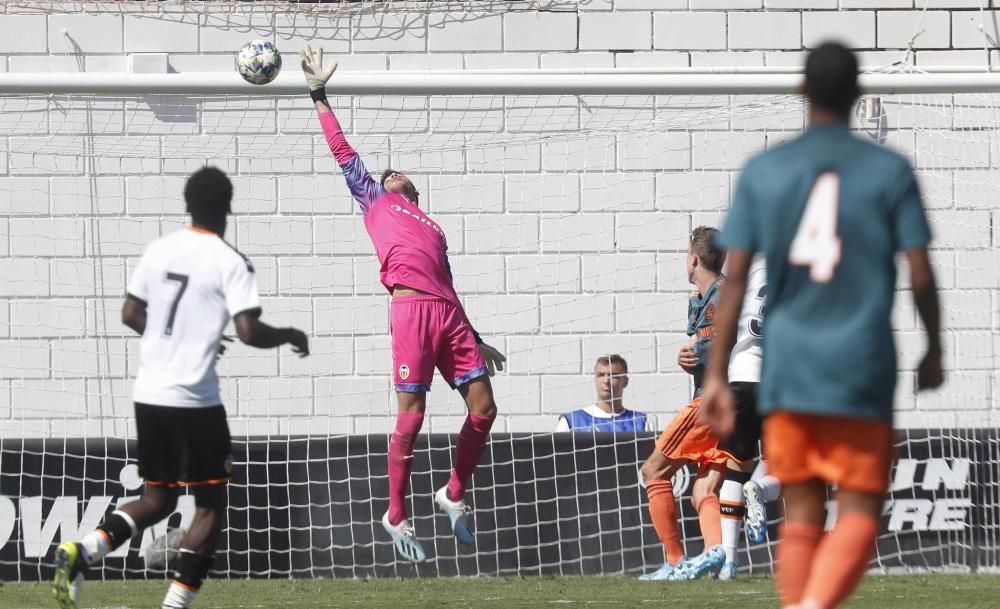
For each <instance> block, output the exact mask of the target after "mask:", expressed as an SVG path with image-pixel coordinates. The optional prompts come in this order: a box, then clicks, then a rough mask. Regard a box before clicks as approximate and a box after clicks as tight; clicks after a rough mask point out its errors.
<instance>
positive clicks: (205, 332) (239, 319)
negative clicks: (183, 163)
mask: <svg viewBox="0 0 1000 609" xmlns="http://www.w3.org/2000/svg"><path fill="white" fill-rule="evenodd" d="M232 194H233V187H232V184H231V183H230V181H229V178H228V177H226V174H224V173H223V172H221V171H219V170H218V169H215V168H213V167H206V168H204V169H201V170H199V171H197V172H195V173H194V174H193V175H192V176H191V177H190V179H188V181H187V184H186V186H185V187H184V199H185V200H186V201H187V210H188V212H189V213H190V214H191V221H192V223H191V226H190V227H188V228H185V229H182V230H179V231H176V232H173V233H170V234H168V235H165V236H163V237H161V238H159V239H157V240H156V241H154V242H152V243H151V244H149V246H148V247H147V248H146V251H145V252H144V253H143V255H142V259H141V260H140V261H139V264H138V266H137V267H136V269H135V271H134V272H133V273H132V277H131V280H130V281H129V284H128V295H127V297H126V299H125V305H124V307H123V309H122V322H123V323H124V324H125V325H126V326H128V327H129V328H132V329H133V330H135V331H136V332H138V333H139V334H141V335H142V342H141V358H140V365H139V372H138V375H137V376H136V379H135V391H134V398H135V420H136V430H137V432H138V452H139V473H140V474H141V475H142V477H143V478H144V479H145V483H146V485H145V488H144V489H143V492H142V498H140V499H139V500H138V501H134V502H131V503H128V504H126V505H124V506H122V507H121V508H119V509H117V510H115V511H114V512H112V513H111V514H110V515H109V516H107V517H106V518H105V519H104V521H103V522H102V523H101V525H100V526H99V527H97V530H95V531H93V532H92V533H90V534H88V535H87V536H85V537H84V538H83V540H81V541H79V542H66V543H62V544H60V545H59V547H58V548H57V549H56V554H55V562H56V576H55V582H54V592H55V596H56V600H57V602H58V603H59V606H60V607H61V608H62V609H70V608H73V607H79V602H80V588H81V586H82V584H83V574H84V572H85V571H86V569H87V566H88V565H90V564H93V563H94V562H96V561H98V560H101V559H103V558H104V557H105V556H107V555H108V554H109V553H110V552H112V551H114V550H115V549H116V548H118V547H119V546H121V545H122V544H124V543H126V542H128V540H129V539H130V538H132V537H135V536H136V535H138V534H139V533H140V532H141V531H142V530H143V529H145V528H146V527H148V526H150V525H153V524H155V523H157V522H159V521H161V520H163V519H164V518H166V517H168V516H169V515H170V514H171V513H173V511H174V508H175V507H176V505H177V496H178V494H180V492H181V488H182V487H187V488H189V489H190V490H191V492H192V494H193V495H194V498H195V505H196V506H197V511H196V513H195V516H194V520H193V521H192V522H191V527H190V529H189V530H188V532H187V534H186V535H185V536H184V538H183V540H181V548H180V558H179V560H178V562H177V567H176V569H175V572H174V580H173V582H172V583H171V584H170V588H169V590H168V591H167V595H166V598H165V599H164V600H163V607H164V608H170V609H175V608H177V609H180V608H184V607H187V606H188V605H190V604H191V602H192V601H193V600H194V597H195V595H196V594H197V592H198V588H199V587H200V586H201V583H202V580H203V579H204V578H205V577H206V576H207V575H208V571H209V569H210V568H211V566H212V556H213V554H214V553H215V545H216V541H217V539H218V537H219V533H220V532H221V531H222V525H223V521H224V519H225V512H226V505H227V495H226V483H227V482H228V481H229V478H230V476H231V475H232V467H233V458H232V451H231V449H230V437H229V426H228V424H227V422H226V411H225V409H224V408H223V406H222V401H221V399H220V397H219V380H218V377H217V376H216V374H215V359H216V355H217V354H218V353H219V344H220V341H221V339H222V333H223V331H224V330H225V327H226V324H227V323H228V322H229V319H230V318H232V319H233V322H234V324H235V326H236V332H237V333H238V334H239V337H240V340H241V341H243V342H244V343H246V344H247V345H250V346H252V347H258V348H261V349H269V348H273V347H277V346H279V345H283V344H286V343H288V344H291V345H292V348H293V350H294V351H295V352H296V353H299V354H301V355H302V356H306V355H308V354H309V345H308V341H307V339H306V335H305V334H303V333H302V332H301V331H299V330H296V329H294V328H272V327H271V326H269V325H267V324H265V323H263V322H261V321H260V319H259V318H260V315H261V308H260V302H259V301H258V297H257V278H256V275H255V274H254V268H253V266H252V265H251V264H250V261H249V260H248V259H247V258H246V257H244V256H243V255H242V254H240V253H239V252H237V251H236V250H235V249H234V248H233V247H232V246H230V245H229V244H228V243H226V242H225V241H223V239H222V236H223V235H224V234H225V232H226V216H227V215H228V214H229V213H230V200H231V199H232Z"/></svg>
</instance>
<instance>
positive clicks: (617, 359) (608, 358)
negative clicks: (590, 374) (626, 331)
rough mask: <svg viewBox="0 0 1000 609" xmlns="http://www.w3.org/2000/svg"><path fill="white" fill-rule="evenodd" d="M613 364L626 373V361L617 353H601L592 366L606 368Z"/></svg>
mask: <svg viewBox="0 0 1000 609" xmlns="http://www.w3.org/2000/svg"><path fill="white" fill-rule="evenodd" d="M615 364H617V365H619V366H621V367H622V370H624V371H625V372H626V373H627V372H628V362H626V361H625V358H624V357H622V356H620V355H618V354H617V353H614V354H611V355H602V356H601V357H599V358H597V362H596V363H595V364H594V366H595V367H596V366H607V367H608V368H610V367H611V366H613V365H615Z"/></svg>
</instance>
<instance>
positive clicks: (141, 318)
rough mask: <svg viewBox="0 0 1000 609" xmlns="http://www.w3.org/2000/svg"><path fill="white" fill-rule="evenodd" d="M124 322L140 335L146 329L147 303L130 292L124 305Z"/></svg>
mask: <svg viewBox="0 0 1000 609" xmlns="http://www.w3.org/2000/svg"><path fill="white" fill-rule="evenodd" d="M122 323H123V324H125V325H126V326H128V327H129V328H132V329H133V330H135V331H136V333H137V334H139V335H140V336H141V335H142V334H143V333H144V332H145V331H146V303H145V302H144V301H143V300H142V299H139V298H136V297H135V296H133V295H131V294H129V295H128V296H126V297H125V304H124V305H122Z"/></svg>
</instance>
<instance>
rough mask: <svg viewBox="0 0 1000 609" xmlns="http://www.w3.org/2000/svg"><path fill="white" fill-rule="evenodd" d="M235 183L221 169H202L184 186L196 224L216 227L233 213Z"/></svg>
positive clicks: (192, 175)
mask: <svg viewBox="0 0 1000 609" xmlns="http://www.w3.org/2000/svg"><path fill="white" fill-rule="evenodd" d="M232 200H233V183H232V182H230V181H229V177H228V176H227V175H226V174H225V172H223V171H222V170H221V169H218V168H216V167H202V168H201V169H199V170H198V171H196V172H194V173H192V174H191V176H190V177H189V178H188V180H187V184H185V185H184V201H185V202H187V211H188V213H189V214H191V219H192V220H193V221H194V223H195V224H202V225H206V226H214V225H217V224H219V223H220V222H222V221H224V220H225V219H226V214H228V213H229V212H230V211H232V208H231V207H230V203H231V202H232Z"/></svg>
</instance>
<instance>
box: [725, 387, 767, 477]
mask: <svg viewBox="0 0 1000 609" xmlns="http://www.w3.org/2000/svg"><path fill="white" fill-rule="evenodd" d="M758 384H759V383H730V384H729V387H730V388H731V389H732V390H733V395H734V396H735V397H736V427H735V428H734V429H733V435H732V436H731V437H730V438H729V439H728V440H726V441H725V442H719V450H721V451H723V452H725V453H727V454H728V455H729V456H730V457H732V458H733V460H735V461H739V462H741V463H743V462H746V461H751V460H752V459H754V457H756V456H757V455H758V452H757V447H758V446H759V445H760V429H761V418H760V415H759V414H758V413H757V385H758Z"/></svg>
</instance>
